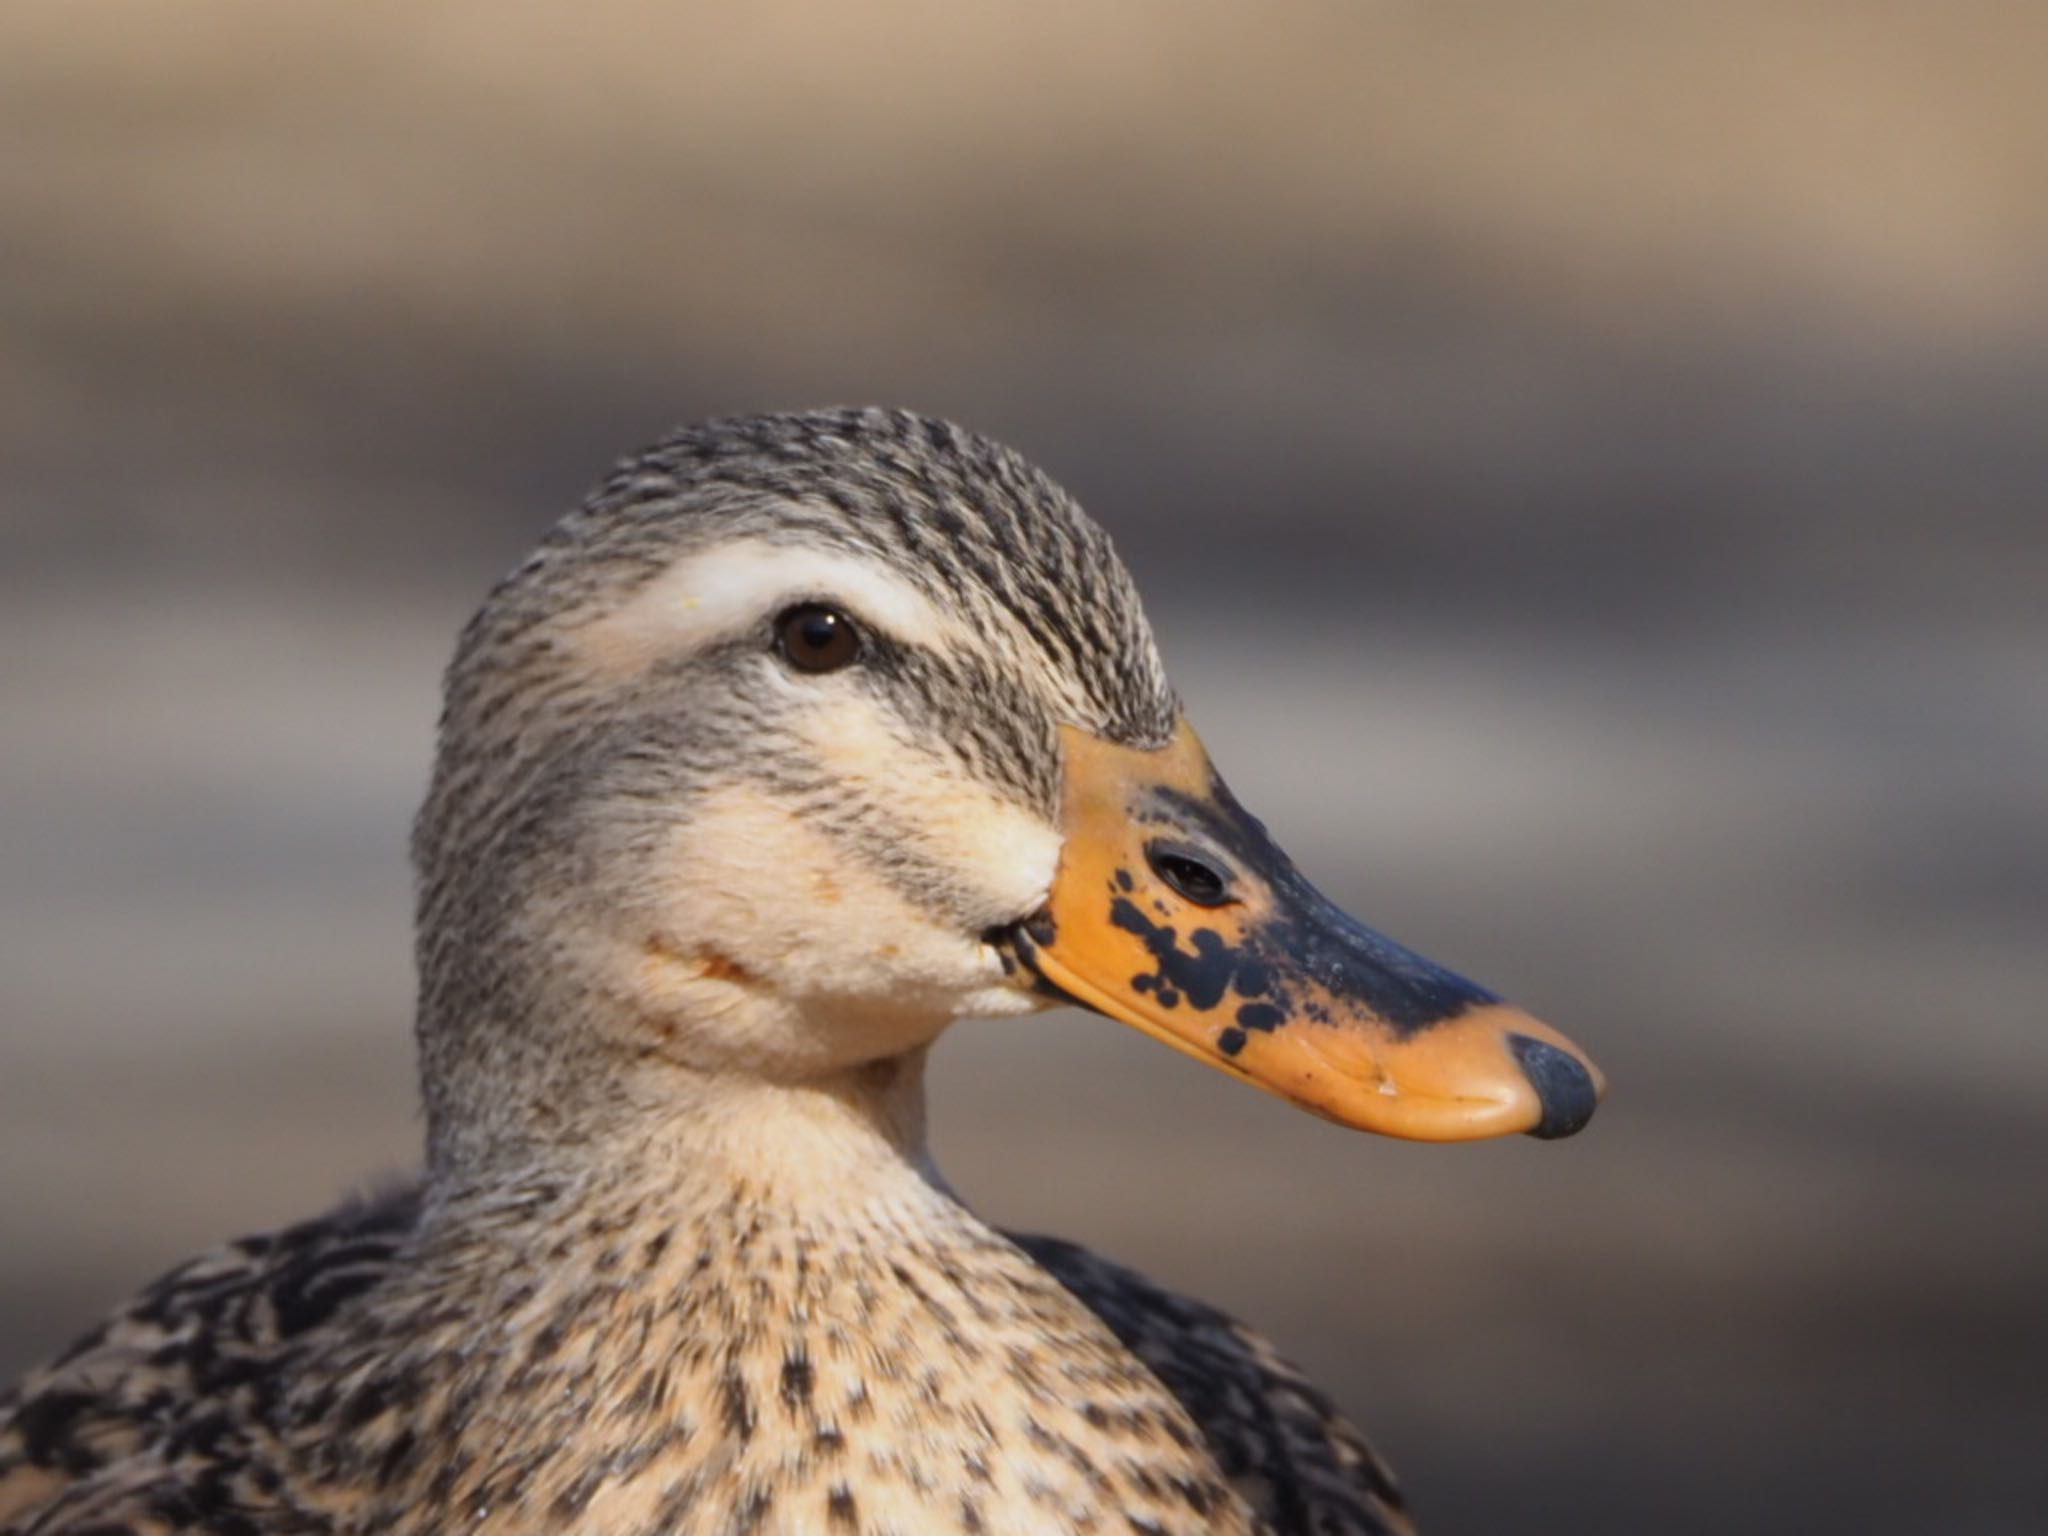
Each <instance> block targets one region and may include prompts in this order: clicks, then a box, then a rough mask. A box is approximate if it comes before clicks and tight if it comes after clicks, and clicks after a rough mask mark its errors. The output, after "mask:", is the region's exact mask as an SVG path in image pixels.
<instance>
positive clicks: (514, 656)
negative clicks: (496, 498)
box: [0, 412, 1407, 1536]
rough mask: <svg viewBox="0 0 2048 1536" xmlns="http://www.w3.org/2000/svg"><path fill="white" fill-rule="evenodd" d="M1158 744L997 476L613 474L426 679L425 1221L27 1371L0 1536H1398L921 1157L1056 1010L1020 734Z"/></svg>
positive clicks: (1107, 595)
mask: <svg viewBox="0 0 2048 1536" xmlns="http://www.w3.org/2000/svg"><path fill="white" fill-rule="evenodd" d="M677 573H682V574H681V575H678V574H677ZM691 583H696V585H692V584H691ZM821 583H830V584H832V586H831V590H829V591H828V590H825V589H824V588H823V587H822V586H821V585H820V584H821ZM813 588H817V590H813ZM849 593H851V594H852V595H851V596H848V594H849ZM750 594H751V596H750ZM763 594H766V595H767V596H768V597H772V599H773V601H772V602H770V603H768V604H767V607H766V609H764V611H763V612H762V613H759V614H756V613H755V612H754V611H753V609H751V608H749V607H747V602H749V601H751V600H752V598H754V597H760V596H762V595H763ZM792 596H798V597H807V598H809V599H823V598H832V599H833V600H834V601H843V602H846V603H848V604H849V605H852V606H853V607H857V608H858V609H859V611H860V612H861V613H862V615H863V618H862V622H863V624H864V625H865V626H866V630H865V633H866V636H867V641H866V644H867V649H866V650H865V651H864V652H863V663H864V665H863V668H861V669H849V670H848V672H847V673H846V674H844V675H843V676H841V677H839V678H837V679H813V678H809V677H805V676H801V675H795V674H791V673H790V672H789V670H788V669H787V668H786V667H783V666H782V665H781V664H780V663H778V662H777V661H776V660H775V658H774V656H773V655H772V650H773V640H772V633H773V632H772V630H770V629H768V628H767V627H766V626H767V625H768V623H769V620H770V619H771V618H772V615H773V612H774V611H775V609H776V608H777V606H778V605H781V604H784V603H786V602H787V601H789V600H790V599H791V598H792ZM863 605H864V606H863ZM1174 716H1175V706H1174V703H1173V699H1172V695H1171V693H1170V692H1169V691H1168V690H1167V688H1166V685H1165V683H1164V680H1163V674H1162V673H1161V671H1160V669H1159V666H1158V661H1157V657H1156V656H1155V655H1154V653H1153V651H1152V646H1151V641H1150V638H1149V634H1148V632H1147V631H1146V629H1145V627H1144V622H1143V619H1142V616H1141V615H1140V614H1139V612H1138V610H1137V607H1136V601H1135V596H1134V594H1132V593H1131V591H1130V588H1129V582H1128V578H1127V577H1126V576H1125V575H1124V573H1123V571H1122V568H1121V567H1120V566H1119V565H1117V563H1116V561H1115V559H1114V556H1113V555H1112V554H1111V553H1110V551H1109V547H1108V545H1107V542H1106V541H1105V540H1104V539H1103V538H1102V535H1101V534H1100V532H1099V531H1098V530H1096V529H1095V528H1094V526H1093V524H1091V523H1089V522H1087V520H1086V519H1085V518H1084V517H1082V516H1081V514H1080V513H1079V511H1078V509H1075V508H1074V507H1073V505H1072V503H1071V502H1069V501H1068V500H1066V498H1065V497H1064V496H1063V495H1062V494H1061V493H1060V492H1058V490H1057V488H1056V487H1053V486H1052V485H1051V483H1050V482H1049V481H1046V480H1045V479H1044V477H1043V476H1042V475H1039V474H1038V473H1037V472H1036V471H1035V470H1032V469H1030V468H1029V467H1028V466H1026V465H1024V464H1023V462H1022V461H1021V460H1019V459H1017V458H1015V456H1014V455H1010V454H1008V453H1007V452H1006V451H1004V450H1001V449H999V448H996V447H994V446H992V445H990V444H987V443H986V442H984V441H982V440H980V439H976V438H972V437H970V436H968V435H966V434H963V433H960V432H958V431H957V430H956V429H953V428H950V427H946V426H944V425H943V424H940V423H933V422H929V421H926V420H924V419H922V418H918V417H913V416H906V415H902V414H895V413H885V412H846V413H826V414H814V415H809V416H801V417H779V418H763V419H760V420H755V421H746V422H734V423H721V424H713V425H712V426H710V427H706V428H699V429H695V430H694V431H692V432H689V433H685V434H681V435H679V436H678V437H677V438H675V439H672V440H671V441H670V442H669V443H667V444H664V445H662V446H661V447H660V448H658V449H656V450H654V451H653V452H651V453H650V454H648V455H645V456H643V457H641V458H640V459H637V460H634V461H631V462H629V463H628V464H626V465H625V466H622V467H621V469H620V470H619V471H618V472H617V473H616V474H615V475H614V476H613V477H612V479H611V480H610V481H608V482H607V484H606V486H605V487H604V488H603V489H602V490H601V491H600V492H599V493H598V494H597V496H595V497H594V498H593V499H592V501H591V502H590V503H589V504H588V505H587V506H586V507H585V508H584V509H583V510H581V511H580V512H579V513H577V514H576V515H574V516H573V517H572V518H570V519H569V520H567V521H566V522H565V523H564V524H563V525H562V526H561V527H560V528H559V529H558V530H557V531H556V532H555V533H554V534H553V535H551V536H550V538H549V539H548V541H547V542H546V543H545V544H544V545H543V546H542V548H541V551H540V552H539V553H538V554H537V555H536V556H535V557H534V558H533V559H532V560H530V561H528V562H527V563H526V564H525V565H523V566H521V567H520V569H519V570H518V571H516V572H514V573H513V574H512V576H510V577H508V578H507V580H506V582H505V583H503V584H501V586H500V588H499V589H498V591H497V593H495V594H494V596H493V598H492V600H491V602H490V603H488V604H487V605H486V607H485V609H484V610H483V612H482V613H481V614H480V615H479V616H478V618H477V619H476V620H475V621H474V622H473V623H472V624H471V625H470V627H469V629H468V630H467V631H466V633H465V637H464V641H463V645H462V647H461V649H460V651H459V652H458V655H457V658H456V661H455V663H454V665H453V666H452V667H451V669H450V674H449V689H448V710H447V714H446V716H445V717H444V721H443V731H442V742H441V753H440V759H439V763H438V767H437V771H436V777H435V786H434V789H433V792H432V794H431V795H430V797H429V799H428V802H427V806H426V809H425V810H424V811H423V813H422V818H421V822H420V826H419V830H418V836H417V841H416V849H417V855H418V860H419V866H420V939H419V960H420V968H421V1012H420V1033H421V1045H422V1053H421V1054H422V1072H423V1079H424V1085H425V1092H426V1098H427V1104H428V1109H429V1115H430V1155H429V1159H428V1164H427V1169H426V1172H425V1174H424V1176H423V1177H422V1179H421V1180H420V1181H419V1182H417V1183H416V1184H414V1185H411V1186H408V1187H406V1188H404V1189H402V1190H396V1191H393V1192H390V1193H387V1194H385V1195H382V1196H379V1197H377V1198H374V1199H369V1200H364V1201H359V1202H354V1203H351V1204H348V1205H345V1206H343V1207H341V1208H340V1209H338V1210H336V1211H334V1212H332V1213H330V1214H329V1215H327V1216H325V1217H323V1218H320V1219H319V1220H316V1221H313V1222H309V1223H307V1224H305V1225H302V1226H298V1227H294V1228H291V1229H288V1230H286V1231H283V1232H279V1233H276V1234H272V1235H268V1236H263V1237H254V1238H248V1239H244V1240H243V1241H241V1242H238V1243H235V1244H231V1245H229V1246H228V1247H225V1248H222V1249H219V1250H217V1251H215V1252H214V1253H211V1254H209V1255H207V1256H205V1257H203V1258H200V1259H197V1260H194V1261H193V1262H192V1263H190V1264H187V1265H185V1266H183V1267H182V1268H180V1269H178V1270H175V1271H173V1272H172V1273H171V1274H169V1275H167V1276H165V1277H164V1278H163V1279H161V1280H159V1281H158V1282H156V1283H155V1284H154V1285H152V1286H151V1287H149V1288H148V1289H147V1290H145V1291H144V1292H142V1293H141V1295H140V1296H139V1297H138V1298H137V1299H136V1300H135V1301H133V1302H132V1303H131V1304H130V1305H129V1306H127V1307H126V1308H124V1309H123V1310H122V1311H120V1312H118V1313H117V1314H116V1315H115V1316H114V1317H113V1318H111V1319H110V1320H109V1321H108V1322H107V1323H105V1324H104V1325H102V1326H101V1327H100V1328H99V1329H97V1330H95V1331H94V1332H93V1333H92V1334H91V1335H89V1336H88V1337H86V1338H85V1339H83V1340H81V1341H79V1342H78V1343H77V1344H75V1345H74V1346H72V1348H71V1349H70V1350H69V1351H67V1352H66V1353H65V1354H64V1355H62V1356H61V1357H59V1358H58V1359H57V1360H56V1361H55V1362H54V1363H53V1364H51V1365H49V1366H47V1367H45V1368H44V1369H42V1370H40V1371H38V1372H36V1373H35V1374H34V1375H32V1376H31V1377H29V1378H28V1379H27V1380H26V1381H25V1382H24V1383H22V1384H21V1386H20V1387H19V1388H18V1389H17V1391H16V1392H15V1393H14V1394H12V1395H11V1396H10V1398H9V1399H8V1400H7V1401H6V1402H5V1404H4V1407H5V1410H6V1416H5V1426H4V1429H0V1530H4V1531H5V1532H6V1533H7V1536H30V1533H34V1536H88V1533H92V1536H114V1533H128V1532H134V1533H142V1532H160V1531H162V1532H168V1531H203V1532H210V1533H219V1536H296V1533H305V1536H344V1533H348V1536H354V1533H370V1532H377V1533H393V1536H409V1533H419V1536H428V1533H433V1536H445V1533H449V1532H454V1531H458V1530H460V1531H464V1532H478V1533H491V1536H500V1533H502V1536H520V1533H528V1532H535V1533H538V1532H547V1533H550V1536H563V1533H582V1532H588V1533H602V1536H686V1533H706V1536H710V1533H726V1532H739V1531H749V1530H758V1531H791V1532H799V1531H801V1532H825V1533H839V1532H843V1533H854V1532H867V1533H875V1536H880V1533H886V1532H896V1533H903V1536H912V1533H922V1532H941V1531H943V1532H955V1531H958V1532H976V1531H986V1532H1068V1531H1078V1532H1103V1533H1109V1532H1116V1533H1128V1532H1141V1533H1143V1532H1226V1533H1227V1532H1266V1533H1288V1536H1292V1533H1311V1532H1313V1533H1324V1536H1367V1533H1388V1532H1398V1531H1403V1530H1406V1529H1407V1525H1406V1522H1405V1519H1404V1517H1403V1515H1402V1513H1401V1505H1400V1500H1399V1497H1398V1495H1397V1494H1396V1493H1395V1491H1394V1488H1393V1485H1392V1483H1391V1481H1390V1480H1389V1477H1388V1475H1387V1473H1386V1471H1385V1469H1384V1467H1382V1466H1381V1465H1380V1464H1379V1463H1378V1462H1377V1461H1376V1460H1375V1458H1374V1457H1373V1455H1372V1453H1371V1451H1370V1450H1369V1449H1368V1448H1367V1446H1366V1445H1365V1443H1364V1441H1363V1440H1361V1439H1360V1438H1359V1436H1358V1435H1357V1434H1356V1433H1355V1432H1354V1431H1353V1430H1352V1429H1351V1428H1350V1427H1349V1426H1348V1425H1347V1424H1346V1423H1345V1422H1344V1420H1343V1419H1342V1418H1341V1417H1340V1416H1339V1415H1338V1414H1337V1412H1336V1411H1335V1410H1334V1409H1333V1408H1332V1406H1331V1405H1330V1403H1329V1402H1328V1400H1327V1399H1325V1398H1324V1397H1323V1396H1321V1395H1320V1394H1319V1393H1318V1392H1316V1391H1315V1389H1314V1388H1313V1387H1311V1386H1310V1385H1308V1383H1307V1382H1306V1381H1305V1380H1304V1379H1303V1378H1302V1377H1301V1376H1300V1374H1299V1373H1297V1372H1296V1371H1295V1370H1294V1369H1293V1368H1292V1367H1290V1366H1289V1365H1287V1364H1286V1363H1285V1362H1283V1361H1281V1360H1280V1359H1279V1358H1278V1357H1277V1356H1276V1355H1275V1354H1274V1352H1273V1350H1272V1349H1271V1347H1270V1346H1269V1345H1267V1344H1266V1343H1265V1341H1264V1340H1262V1339H1260V1338H1259V1337H1258V1336H1257V1335H1255V1334H1253V1333H1251V1332H1249V1331H1247V1330H1246V1329H1244V1328H1243V1327H1242V1326H1241V1325H1239V1324H1237V1323H1235V1322H1233V1321H1232V1320H1230V1319H1229V1318H1227V1317H1224V1316H1222V1315H1221V1314H1219V1313H1216V1312H1214V1311H1211V1310H1209V1309H1208V1308H1206V1307H1202V1306H1200V1305H1198V1304H1196V1303H1194V1302H1190V1301H1187V1300H1184V1299H1182V1298H1179V1297H1176V1296H1173V1295H1170V1294H1169V1293H1167V1292H1164V1291H1161V1290H1159V1289H1157V1288H1155V1287H1153V1286H1152V1285H1151V1284H1149V1283H1148V1282H1146V1281H1145V1280H1143V1279H1141V1278H1139V1277H1138V1276H1136V1275H1133V1274H1131V1273H1130V1272H1128V1271H1126V1270H1122V1269H1119V1268H1117V1267H1116V1266H1115V1265H1113V1264H1110V1263H1108V1262H1106V1261H1104V1260H1102V1259H1099V1258H1096V1257H1094V1256H1092V1255H1090V1254H1088V1253H1085V1252H1083V1251H1082V1250H1080V1249H1077V1248H1074V1247H1071V1246H1069V1245H1066V1244H1063V1243H1058V1242H1055V1241H1051V1240H1048V1239H1044V1238H1012V1237H1009V1236H1006V1235H1004V1234H1002V1233H1000V1232H997V1231H995V1230H994V1229H992V1228H990V1227H988V1226H986V1225H985V1224H983V1223H982V1222H981V1221H980V1220H979V1219H978V1218H976V1217H975V1216H974V1215H973V1214H972V1212H971V1211H969V1210H968V1209H967V1208H966V1207H965V1206H963V1205H962V1204H961V1203H960V1202H959V1201H958V1200H957V1199H956V1198H955V1197H954V1195H953V1194H952V1193H951V1192H950V1191H949V1190H948V1189H947V1188H946V1186H945V1184H944V1183H943V1181H942V1180H941V1179H940V1178H939V1176H938V1174H937V1172H936V1170H935V1169H934V1168H933V1167H932V1165H931V1162H930V1159H929V1156H928V1154H927V1152H926V1150H925V1145H924V1122H923V1100H922V1080H923V1064H924V1054H925V1050H926V1047H927V1046H928V1045H929V1043H930V1041H931V1040H932V1039H933V1038H934V1037H935V1036H936V1035H937V1034H938V1033H939V1032H940V1030H941V1029H942V1028H943V1027H944V1024H945V1022H946V1021H947V1020H948V1019H949V1018H951V1017H952V1016H954V1015H955V1014H956V1013H962V1012H987V1011H999V1010H1007V1011H1019V1010H1022V1009H1026V1008H1028V1007H1033V1006H1037V1005H1039V1004H1040V1003H1041V1002H1042V1001H1043V999H1042V998H1037V997H1033V996H1032V995H1031V993H1030V987H1031V984H1032V978H1031V977H1030V976H1028V975H1019V974H1017V968H1016V966H1015V965H1014V963H1013V962H1011V961H1010V960H1009V958H1008V957H1007V956H1006V955H1005V954H1004V952H1003V951H1002V949H1001V946H999V945H994V944H992V943H991V942H990V941H989V937H988V935H989V933H990V932H991V931H992V930H993V929H995V928H996V927H998V926H999V925H1001V924H1003V923H1014V922H1016V921H1019V920H1021V919H1022V918H1024V917H1025V916H1026V915H1027V914H1028V913H1029V912H1030V911H1031V910H1033V908H1034V907H1035V905H1036V904H1038V903H1040V902H1042V901H1043V896H1044V887H1045V882H1046V880H1047V878H1049V873H1050V868H1051V861H1052V860H1053V859H1054V858H1055V857H1056V855H1057V851H1058V838H1057V829H1056V827H1054V826H1053V824H1052V823H1053V819H1054V818H1055V817H1056V815H1057V810H1058V807H1057V786H1058V762H1057V753H1058V737H1057V728H1059V727H1062V726H1066V727H1079V728H1085V729H1087V730H1089V731H1091V732H1094V733H1095V734H1097V735H1099V736H1101V737H1103V738H1105V739H1110V740H1117V741H1123V742H1127V743H1130V744H1133V745H1136V746H1140V747H1148V748H1149V747H1153V746H1157V745H1158V744H1159V743H1160V742H1161V741H1163V740H1164V739H1165V738H1166V736H1167V734H1168V733H1169V732H1170V730H1171V729H1172V724H1173V720H1174ZM821 722H823V723H822V724H821ZM786 911H793V912H794V913H796V914H797V917H798V918H800V921H788V922H786V921H785V915H784V914H785V912H786Z"/></svg>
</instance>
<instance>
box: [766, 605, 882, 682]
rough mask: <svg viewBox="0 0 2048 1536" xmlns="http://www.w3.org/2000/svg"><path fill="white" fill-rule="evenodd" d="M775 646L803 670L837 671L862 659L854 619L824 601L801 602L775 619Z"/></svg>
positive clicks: (785, 658) (791, 662) (858, 632)
mask: <svg viewBox="0 0 2048 1536" xmlns="http://www.w3.org/2000/svg"><path fill="white" fill-rule="evenodd" d="M775 648H776V650H778V651H779V652H781V653H782V659H783V660H784V661H787V662H788V663H789V664H790V665H791V666H792V667H795V668H796V669H797V671H799V672H837V671H838V670H839V669H840V668H842V667H849V666H852V665H853V663H854V662H856V661H858V660H859V659H860V653H861V635H860V630H859V629H857V628H856V627H855V626H854V622H853V620H851V619H849V618H848V617H847V616H846V615H845V614H843V613H841V612H840V611H839V610H838V609H837V608H828V607H826V606H825V605H824V604H823V603H799V604H797V606H796V607H794V608H789V609H786V610H784V611H783V613H782V614H781V616H780V617H778V618H777V619H776V621H775Z"/></svg>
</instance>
